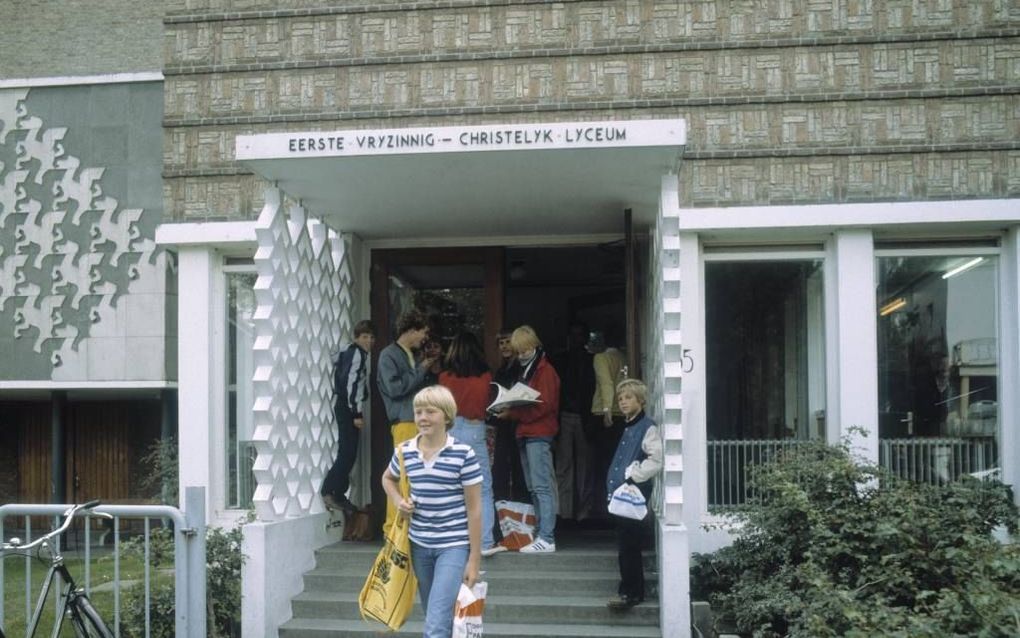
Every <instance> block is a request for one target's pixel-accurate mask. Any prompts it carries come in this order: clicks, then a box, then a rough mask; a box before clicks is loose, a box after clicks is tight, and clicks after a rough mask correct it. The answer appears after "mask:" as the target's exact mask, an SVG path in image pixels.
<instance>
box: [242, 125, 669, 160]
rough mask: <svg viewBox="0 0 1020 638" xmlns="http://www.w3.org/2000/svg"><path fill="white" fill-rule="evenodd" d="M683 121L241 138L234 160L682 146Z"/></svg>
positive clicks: (316, 132) (397, 130) (398, 129)
mask: <svg viewBox="0 0 1020 638" xmlns="http://www.w3.org/2000/svg"><path fill="white" fill-rule="evenodd" d="M686 141H687V123H686V121H684V120H679V119H678V120H624V121H614V122H558V123H537V124H508V125H499V124H495V125H486V126H442V127H423V128H396V129H365V130H343V131H309V132H303V133H266V134H262V135H239V136H238V137H237V142H236V149H235V150H236V156H237V159H238V160H260V159H282V158H290V157H294V158H297V157H301V158H308V157H355V156H369V155H411V154H418V153H464V152H474V151H514V150H525V149H526V150H553V149H592V148H627V147H654V146H683V145H684V144H685V143H686Z"/></svg>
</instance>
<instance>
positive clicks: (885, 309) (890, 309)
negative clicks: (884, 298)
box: [878, 297, 907, 317]
mask: <svg viewBox="0 0 1020 638" xmlns="http://www.w3.org/2000/svg"><path fill="white" fill-rule="evenodd" d="M905 305H907V300H906V298H904V297H898V298H896V299H893V300H892V301H890V302H888V303H886V304H885V305H884V306H882V307H881V308H879V310H878V314H879V315H880V316H882V317H884V316H886V315H889V314H892V313H894V312H896V311H897V310H899V309H900V308H902V307H903V306H905Z"/></svg>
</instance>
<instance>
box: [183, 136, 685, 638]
mask: <svg viewBox="0 0 1020 638" xmlns="http://www.w3.org/2000/svg"><path fill="white" fill-rule="evenodd" d="M685 142H686V123H685V122H684V121H683V120H679V119H674V120H630V121H619V122H581V123H553V124H549V123H536V124H527V125H487V126H455V127H431V128H408V129H386V130H341V131H316V132H299V133H272V134H263V135H251V136H239V137H238V138H237V142H236V158H237V160H238V161H239V162H241V163H242V164H244V165H246V166H247V167H249V168H251V169H252V170H253V171H255V172H256V173H257V174H259V175H261V176H262V177H264V178H266V179H267V180H268V181H269V182H270V183H271V185H270V186H268V187H267V188H266V190H265V197H264V199H265V205H264V207H263V210H262V213H261V214H260V216H259V219H258V221H257V222H255V223H254V228H253V231H254V234H255V235H256V237H257V241H258V250H257V251H256V253H255V259H254V261H255V268H256V270H257V272H258V281H257V283H256V284H255V295H256V301H257V303H258V307H257V308H256V310H255V312H254V319H253V325H254V333H255V335H254V346H253V358H252V362H253V363H252V364H253V367H254V369H255V372H254V374H253V376H254V379H253V395H254V401H253V403H254V424H255V428H254V434H253V442H254V445H255V448H256V450H257V453H258V456H257V458H256V460H255V463H254V467H253V473H254V475H255V478H256V481H257V487H256V489H255V494H254V496H253V502H254V503H255V506H256V509H257V510H258V511H259V512H260V520H259V521H257V522H255V523H251V524H249V525H247V526H246V527H245V539H246V540H245V542H246V545H245V551H246V555H248V556H249V558H250V559H251V560H250V564H251V565H252V566H253V567H258V568H260V569H261V570H262V571H261V572H259V573H255V574H253V573H252V571H253V568H251V567H249V568H246V569H247V570H248V571H247V575H246V576H245V577H244V600H245V608H244V609H243V610H242V611H243V615H244V616H245V618H246V630H245V631H246V633H248V629H247V628H248V627H249V626H252V627H257V628H259V629H258V631H263V632H269V631H273V630H275V628H276V627H277V626H278V625H279V621H280V619H282V618H286V617H287V614H288V613H289V598H288V595H287V594H286V592H288V591H300V587H301V582H302V580H301V579H302V576H301V575H302V573H303V571H306V570H307V569H310V567H311V565H312V564H313V562H314V557H313V555H312V551H313V550H314V549H315V548H317V547H320V546H322V545H324V544H326V543H328V542H331V540H330V538H329V534H330V531H329V529H330V528H329V527H328V526H327V525H324V524H323V523H324V522H325V519H327V518H328V516H327V515H326V513H325V512H324V511H323V509H322V505H321V501H320V499H318V498H317V491H318V486H319V483H318V481H319V480H320V477H321V475H322V474H324V473H325V471H324V469H323V468H324V467H328V460H329V459H330V458H331V453H332V451H331V449H330V448H331V444H332V442H333V438H332V436H331V429H329V428H328V427H326V426H328V425H329V422H330V420H331V418H330V414H329V410H330V406H331V402H332V392H331V386H330V384H329V383H328V380H329V379H330V370H331V367H330V361H329V358H328V356H326V355H328V353H329V352H330V351H331V350H333V349H334V348H335V347H336V345H337V344H338V342H339V337H340V334H341V333H343V332H345V331H347V330H349V328H350V326H351V323H352V319H353V317H352V313H353V311H352V307H353V303H352V302H353V298H354V297H355V292H354V291H355V290H356V289H357V288H358V286H359V284H357V283H356V279H355V277H354V273H353V268H352V259H353V258H352V257H351V255H350V253H349V251H348V246H350V245H351V244H350V243H349V242H348V241H347V239H346V238H345V237H341V236H339V235H338V231H339V232H340V233H343V234H345V235H346V234H353V235H356V236H358V237H359V238H360V239H362V240H369V241H372V242H373V243H375V244H376V245H377V246H378V244H380V243H387V242H393V243H397V244H404V243H417V244H418V245H421V244H422V242H423V241H424V242H425V243H433V244H435V245H439V244H443V243H446V242H450V243H457V241H456V240H458V239H460V240H462V241H461V244H462V245H463V244H469V243H472V242H476V241H478V240H480V239H490V240H491V239H496V240H497V241H498V240H500V239H503V240H504V241H505V240H506V239H508V238H510V237H514V238H516V239H517V240H519V241H521V242H522V243H524V242H528V241H530V240H531V239H532V238H535V239H539V238H541V239H542V242H541V243H548V240H549V238H555V237H564V239H567V236H572V237H570V238H571V239H573V238H576V237H577V236H578V235H584V236H589V237H590V236H595V235H602V234H619V233H621V231H622V230H623V223H622V222H623V215H622V212H623V211H624V210H625V209H630V210H631V211H632V214H633V216H632V219H633V220H634V221H636V222H637V223H638V224H640V225H643V226H647V227H649V228H650V229H653V232H652V236H651V237H650V241H649V248H650V251H649V252H650V253H651V254H650V255H649V260H648V261H649V263H648V282H647V284H646V286H645V287H644V299H643V303H644V307H645V312H644V315H645V320H646V325H645V327H644V329H643V330H642V331H641V332H642V334H643V335H644V339H645V344H644V345H643V347H642V348H641V350H642V352H644V353H646V357H645V359H646V361H644V363H643V366H642V367H643V373H644V374H643V376H644V377H645V379H646V381H647V382H648V384H649V396H650V397H654V399H653V401H652V402H651V403H650V405H649V406H648V408H649V412H650V414H652V415H654V416H655V418H656V420H657V422H658V423H660V425H661V426H662V427H661V431H662V436H663V438H664V443H665V445H666V449H667V453H666V459H665V465H664V468H663V471H662V473H661V475H660V480H659V485H660V489H659V495H658V496H657V497H656V500H657V504H658V509H659V510H660V516H659V517H658V534H657V539H658V543H659V552H658V558H659V561H660V569H659V574H660V577H659V578H660V581H659V582H660V587H661V588H662V591H670V592H672V595H671V596H670V597H669V598H668V599H664V600H663V601H662V602H661V603H660V605H661V606H660V612H659V613H660V620H661V624H660V626H661V628H662V634H663V636H665V637H666V638H683V637H686V636H688V635H689V627H690V616H689V596H688V576H687V575H688V571H689V569H688V567H689V563H688V561H689V551H688V538H687V529H686V527H685V526H684V524H683V521H682V505H683V495H682V488H683V485H682V474H683V462H682V458H681V449H682V448H681V446H682V438H683V437H682V434H681V431H680V416H681V415H680V407H681V401H680V396H679V387H680V383H679V374H680V360H679V357H680V356H681V354H680V353H681V351H682V350H681V348H680V333H679V330H678V328H679V324H680V320H679V313H678V307H679V305H678V296H679V290H680V286H679V281H678V280H677V275H678V269H677V267H676V265H677V264H678V263H679V256H678V254H677V253H678V250H677V246H678V242H677V241H676V239H677V237H676V234H677V231H676V228H677V224H676V219H677V217H678V215H679V201H678V183H677V177H676V172H677V169H678V162H679V159H680V155H681V153H682V150H683V147H684V144H685ZM284 193H285V194H286V195H288V196H290V197H291V198H294V199H296V200H298V201H299V202H300V203H299V204H293V205H287V204H284V202H283V201H282V195H283V194H284ZM320 222H325V224H323V223H320ZM667 222H669V223H667ZM485 243H488V242H485ZM402 247H403V246H402ZM194 252H195V253H196V255H194V256H192V255H191V254H188V253H187V252H186V251H185V254H183V256H182V259H181V264H182V267H181V270H182V278H181V281H182V282H183V281H185V279H186V277H185V276H184V274H183V273H184V271H185V270H187V269H188V268H190V267H191V265H192V264H194V266H195V268H194V269H195V270H201V269H202V267H204V266H205V265H206V264H205V262H203V261H202V260H205V261H207V262H210V263H212V262H213V261H214V260H213V258H212V257H211V256H210V255H209V254H208V253H202V252H201V251H199V250H197V249H196V250H195V251H194ZM192 279H196V280H197V279H198V277H192ZM366 289H367V286H364V285H361V290H362V291H364V290H366ZM374 290H378V288H374ZM185 311H186V309H185V307H184V306H182V307H181V312H182V313H184V312H185ZM182 316H184V315H183V314H182ZM206 332H208V331H206ZM187 337H188V335H185V334H183V333H182V336H181V338H182V340H183V339H185V338H187ZM205 338H206V339H208V335H206V336H205ZM199 356H200V355H199ZM181 359H182V361H187V360H188V359H187V358H186V357H181ZM182 378H183V376H182ZM323 380H327V382H323ZM201 391H202V389H201V388H200V387H199V386H198V385H197V384H196V385H195V387H194V388H193V393H194V394H196V395H197V394H199V393H200V392H201ZM187 394H188V392H184V391H182V394H181V397H182V399H181V400H182V402H183V401H185V400H186V398H185V397H186V395H187ZM369 431H370V432H371V428H370V426H369ZM197 434H198V435H199V436H204V435H206V430H200V431H198V432H197ZM183 440H184V439H182V441H183ZM295 538H300V539H302V542H300V543H297V544H295V543H294V542H293V539H295ZM666 566H668V569H667V568H666Z"/></svg>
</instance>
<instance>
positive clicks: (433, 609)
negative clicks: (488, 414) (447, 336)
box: [382, 385, 482, 638]
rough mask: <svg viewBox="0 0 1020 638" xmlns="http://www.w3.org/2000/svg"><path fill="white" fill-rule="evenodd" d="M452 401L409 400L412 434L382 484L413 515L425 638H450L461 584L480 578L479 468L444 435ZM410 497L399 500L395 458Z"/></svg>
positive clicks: (421, 395) (421, 396) (401, 510)
mask: <svg viewBox="0 0 1020 638" xmlns="http://www.w3.org/2000/svg"><path fill="white" fill-rule="evenodd" d="M456 414H457V404H456V402H455V401H454V399H453V395H452V394H450V391H449V390H447V389H446V388H444V387H443V386H438V385H435V386H429V387H427V388H425V389H423V390H421V391H420V392H418V394H416V395H415V396H414V422H415V425H416V426H417V428H418V436H416V437H414V438H413V439H411V440H409V441H406V442H404V443H401V444H400V445H398V446H397V448H396V449H395V450H394V451H393V458H392V459H390V464H389V467H388V468H387V469H386V471H385V472H383V478H382V485H383V489H384V490H385V491H386V495H387V497H389V500H390V502H392V503H393V505H394V506H395V507H396V508H397V512H398V514H399V515H400V516H404V517H408V516H409V517H410V518H411V530H410V536H411V565H412V567H413V568H414V574H415V576H416V577H417V578H418V596H419V599H420V600H421V605H422V610H423V611H424V613H425V631H424V633H423V636H424V637H425V638H449V636H450V634H451V633H452V632H453V607H454V601H455V600H456V599H457V592H458V591H460V583H461V582H464V583H465V584H466V585H467V586H468V587H471V586H473V585H474V584H475V581H477V580H478V567H479V564H480V562H481V556H482V554H481V544H482V487H481V485H482V471H481V468H480V467H479V465H478V460H477V459H476V458H475V453H474V451H473V450H472V449H471V447H470V446H468V445H465V444H463V443H458V442H457V441H456V440H454V438H453V437H452V436H450V435H449V434H447V430H449V429H450V428H451V427H452V426H453V419H454V417H455V416H456ZM398 454H401V455H403V459H404V469H405V471H406V472H407V477H408V479H409V481H410V483H411V497H410V498H409V499H405V498H403V497H402V496H401V495H400V487H399V485H400V458H399V457H398V456H397V455H398Z"/></svg>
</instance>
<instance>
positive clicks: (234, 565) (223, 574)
mask: <svg viewBox="0 0 1020 638" xmlns="http://www.w3.org/2000/svg"><path fill="white" fill-rule="evenodd" d="M125 551H132V552H136V553H138V554H139V555H143V553H142V552H143V545H142V541H141V539H137V540H134V541H132V542H131V545H130V546H129V548H128V549H126V550H125ZM205 555H206V627H207V631H206V633H207V635H209V636H212V637H235V636H240V635H241V565H242V564H243V563H244V555H243V554H242V553H241V527H240V525H238V526H237V527H235V528H233V529H230V530H223V529H221V528H219V527H210V528H208V529H207V530H206V536H205ZM149 556H150V559H151V560H152V568H153V570H154V571H155V572H156V573H157V574H159V573H160V572H161V571H162V572H165V570H166V569H168V568H170V569H172V568H173V557H174V547H173V534H172V532H170V530H168V529H165V528H163V529H157V530H154V531H153V532H152V535H151V540H150V545H149ZM153 582H154V585H153V587H152V590H151V599H150V604H149V615H150V627H151V634H150V635H151V636H152V638H173V636H174V622H175V609H176V601H175V597H174V585H173V578H172V574H171V575H170V577H169V578H168V577H167V576H166V575H157V576H154V580H153ZM123 609H124V618H123V630H122V635H126V636H129V637H135V636H144V635H145V589H144V587H142V586H141V584H140V583H139V584H138V585H136V586H134V587H132V588H131V589H129V590H128V592H127V594H126V596H125V602H124V607H123Z"/></svg>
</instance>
